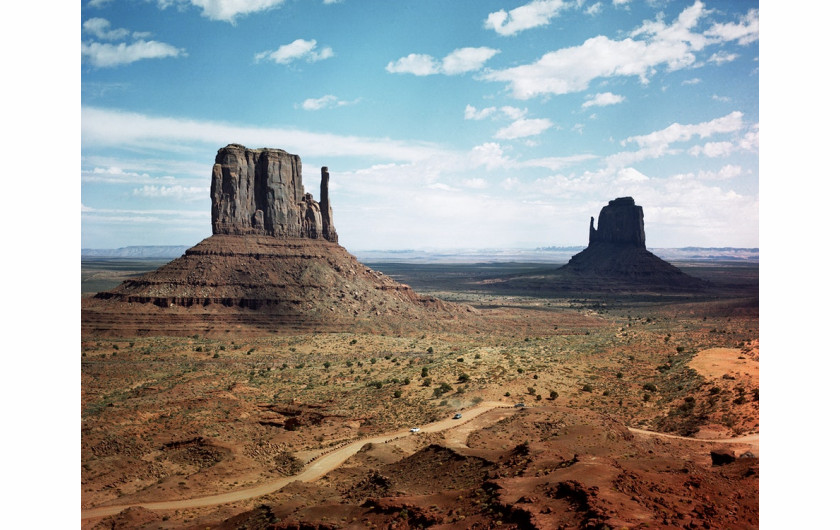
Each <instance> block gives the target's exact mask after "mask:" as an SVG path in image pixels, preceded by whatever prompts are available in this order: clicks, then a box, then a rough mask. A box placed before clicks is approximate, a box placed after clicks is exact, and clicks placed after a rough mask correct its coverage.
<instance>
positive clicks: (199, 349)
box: [195, 346, 204, 353]
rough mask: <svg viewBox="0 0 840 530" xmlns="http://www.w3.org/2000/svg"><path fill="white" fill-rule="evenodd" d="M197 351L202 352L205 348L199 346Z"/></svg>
mask: <svg viewBox="0 0 840 530" xmlns="http://www.w3.org/2000/svg"><path fill="white" fill-rule="evenodd" d="M195 351H197V352H199V353H201V352H203V351H204V349H203V348H202V347H201V346H198V347H197V348H196V349H195Z"/></svg>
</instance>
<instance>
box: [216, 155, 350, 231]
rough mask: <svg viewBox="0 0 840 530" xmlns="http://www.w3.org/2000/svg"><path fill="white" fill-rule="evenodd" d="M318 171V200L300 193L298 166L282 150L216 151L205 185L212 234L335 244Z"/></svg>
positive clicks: (325, 180) (324, 179)
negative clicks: (263, 236) (299, 239)
mask: <svg viewBox="0 0 840 530" xmlns="http://www.w3.org/2000/svg"><path fill="white" fill-rule="evenodd" d="M329 178H330V176H329V172H328V171H327V168H326V167H324V168H321V200H320V201H316V200H315V199H314V198H313V197H312V195H311V194H309V193H305V192H304V189H303V176H302V172H301V161H300V157H299V156H298V155H293V154H290V153H287V152H286V151H283V150H282V149H268V148H263V149H248V148H246V147H244V146H242V145H239V144H230V145H228V146H226V147H223V148H221V149H219V151H218V153H217V154H216V163H215V164H214V165H213V176H212V181H211V184H210V198H211V202H212V210H211V219H212V225H213V234H214V235H216V234H219V235H265V236H272V237H278V238H306V239H326V240H327V241H332V242H333V243H337V242H338V234H337V233H336V231H335V227H334V226H333V220H332V219H333V217H332V208H331V206H330V200H329V190H328V188H329Z"/></svg>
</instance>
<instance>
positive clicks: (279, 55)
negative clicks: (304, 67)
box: [254, 39, 334, 64]
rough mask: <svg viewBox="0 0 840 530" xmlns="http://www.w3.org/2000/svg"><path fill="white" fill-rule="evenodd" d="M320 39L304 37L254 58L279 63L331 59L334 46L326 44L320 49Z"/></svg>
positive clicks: (258, 60) (312, 61)
mask: <svg viewBox="0 0 840 530" xmlns="http://www.w3.org/2000/svg"><path fill="white" fill-rule="evenodd" d="M317 47H318V41H316V40H315V39H312V40H304V39H297V40H295V41H293V42H290V43H289V44H284V45H282V46H280V47H279V48H277V49H276V50H274V51H270V50H267V51H264V52H260V53H258V54H256V55H254V60H255V61H257V62H260V61H263V60H266V59H268V60H271V61H274V62H275V63H277V64H289V63H291V62H292V61H297V60H304V61H306V62H308V63H314V62H316V61H323V60H324V59H329V58H330V57H332V56H333V55H334V54H333V51H332V48H330V47H329V46H326V47H324V48H321V49H320V50H318V49H317Z"/></svg>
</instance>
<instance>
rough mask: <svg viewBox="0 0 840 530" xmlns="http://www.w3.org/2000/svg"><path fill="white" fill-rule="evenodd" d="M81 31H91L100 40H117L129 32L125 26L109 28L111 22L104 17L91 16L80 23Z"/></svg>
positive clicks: (126, 35)
mask: <svg viewBox="0 0 840 530" xmlns="http://www.w3.org/2000/svg"><path fill="white" fill-rule="evenodd" d="M82 31H84V32H85V33H91V34H93V35H94V36H95V37H97V38H99V39H102V40H119V39H124V38H126V37H128V36H129V35H130V34H131V32H130V31H128V30H127V29H125V28H116V29H111V23H110V22H109V21H108V20H106V19H104V18H98V17H96V18H91V19H88V20H85V22H84V24H82Z"/></svg>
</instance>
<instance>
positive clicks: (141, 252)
mask: <svg viewBox="0 0 840 530" xmlns="http://www.w3.org/2000/svg"><path fill="white" fill-rule="evenodd" d="M190 246H191V245H148V246H130V247H120V248H83V249H82V257H83V258H179V257H181V256H183V255H184V252H186V251H187V249H188V248H190Z"/></svg>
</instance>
